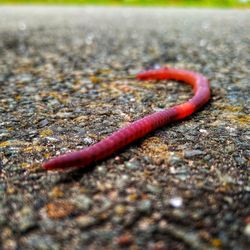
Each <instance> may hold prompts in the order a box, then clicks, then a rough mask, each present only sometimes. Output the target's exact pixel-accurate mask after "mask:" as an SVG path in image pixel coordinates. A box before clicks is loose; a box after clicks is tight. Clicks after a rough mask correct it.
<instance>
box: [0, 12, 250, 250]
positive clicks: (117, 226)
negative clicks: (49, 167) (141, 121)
mask: <svg viewBox="0 0 250 250" xmlns="http://www.w3.org/2000/svg"><path fill="white" fill-rule="evenodd" d="M249 31H250V11H249V10H242V11H241V10H195V9H186V10H184V9H178V10H177V9H160V8H158V9H157V8H155V9H150V8H145V9H143V8H142V9H140V8H136V9H129V8H124V9H121V8H90V7H89V8H58V7H57V8H46V7H1V8H0V244H1V245H0V248H1V249H4V250H5V249H43V250H45V249H55V250H56V249H79V250H80V249H132V250H137V249H149V250H164V249H177V250H179V249H235V250H236V249H237V250H241V249H242V250H245V249H249V248H248V247H249V244H250V239H249V238H250V208H249V204H250V174H249V172H250V171H249V167H250V166H249V157H250V149H249V140H250V131H249V123H250V115H249V107H250V105H249V104H250V103H249V96H250V93H249V91H250V87H249V85H250V58H249V55H250V32H249ZM166 65H170V66H173V67H179V68H186V69H190V70H195V71H199V72H201V73H203V74H204V75H206V76H207V77H208V78H209V80H210V82H211V88H212V93H213V97H212V100H211V102H210V103H209V104H208V105H207V106H206V107H205V108H204V109H202V110H201V111H200V112H198V113H196V114H194V115H193V116H191V117H190V118H189V119H186V120H184V121H182V122H178V123H175V124H172V125H170V126H166V127H165V128H162V129H160V130H158V131H156V132H155V133H152V134H150V135H149V136H147V137H146V138H145V139H142V140H140V141H138V142H137V143H135V144H133V145H131V146H130V147H128V148H126V149H125V150H123V151H122V152H120V153H119V154H117V155H115V156H113V157H111V158H109V159H108V160H106V161H103V162H100V163H98V164H96V165H95V166H93V167H92V168H89V169H87V170H69V171H66V172H45V171H41V169H40V163H41V162H42V161H44V160H45V159H48V158H50V157H52V156H55V155H58V154H60V153H64V152H68V151H71V150H75V149H80V148H84V147H87V146H88V145H91V144H93V143H95V142H97V141H99V140H101V139H102V138H104V137H105V136H107V135H109V134H110V133H112V132H113V131H115V130H117V129H118V128H120V127H122V126H124V125H126V124H128V123H129V122H131V121H134V120H135V119H137V118H139V117H143V116H144V115H146V114H149V113H151V112H154V111H157V110H160V109H162V108H164V107H169V106H172V105H175V104H176V103H181V102H185V101H186V100H187V99H188V98H189V97H190V96H191V95H192V93H191V91H190V89H189V87H188V86H185V85H182V84H180V83H176V82H172V81H171V82H170V81H169V82H164V81H163V82H158V83H155V82H144V83H141V82H140V83H139V82H137V81H135V80H131V79H126V77H127V76H128V75H133V74H135V73H137V72H139V71H141V70H143V69H148V68H157V67H159V66H166ZM117 78H119V79H117Z"/></svg>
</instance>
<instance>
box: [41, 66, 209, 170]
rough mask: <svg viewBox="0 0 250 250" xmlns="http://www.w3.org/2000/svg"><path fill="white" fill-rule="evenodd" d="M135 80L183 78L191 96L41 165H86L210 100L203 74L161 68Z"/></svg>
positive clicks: (56, 167) (61, 166)
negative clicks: (89, 144)
mask: <svg viewBox="0 0 250 250" xmlns="http://www.w3.org/2000/svg"><path fill="white" fill-rule="evenodd" d="M136 79H137V80H166V79H171V80H176V81H183V82H185V83H187V84H190V85H191V86H192V87H193V90H194V96H193V97H192V98H191V99H190V100H188V101H187V102H185V103H183V104H180V105H177V106H174V107H171V108H168V109H165V110H163V111H159V112H156V113H153V114H151V115H148V116H145V117H144V118H142V119H139V120H137V121H135V122H133V123H131V124H130V125H128V126H127V127H124V128H122V129H119V130H118V131H117V132H114V133H113V134H111V135H110V136H109V137H107V138H106V139H103V140H102V141H100V142H98V143H96V144H94V145H92V146H90V147H88V148H86V149H83V150H80V151H75V152H72V153H67V154H64V155H61V156H58V157H55V158H53V159H51V160H49V161H47V162H45V163H44V164H43V165H42V167H43V168H44V169H47V170H52V169H66V168H70V167H86V166H89V165H90V164H92V163H94V162H96V161H99V160H103V159H105V158H107V157H108V156H110V155H112V154H113V153H114V152H116V151H118V150H120V149H122V148H124V147H125V146H127V145H128V144H130V143H132V142H133V141H135V140H138V139H139V138H142V137H143V136H145V135H146V134H148V133H150V132H152V131H153V130H155V129H157V128H160V127H162V126H164V125H166V124H168V123H170V122H173V121H177V120H180V119H183V118H185V117H187V116H189V115H191V114H192V113H194V112H195V111H196V110H198V109H199V108H200V107H202V106H203V105H204V104H205V103H206V102H207V101H208V100H209V99H210V88H209V83H208V80H207V79H206V78H205V77H204V76H203V75H201V74H198V73H195V72H192V71H188V70H181V69H174V68H162V69H157V70H149V71H145V72H142V73H139V74H137V75H136Z"/></svg>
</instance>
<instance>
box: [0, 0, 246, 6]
mask: <svg viewBox="0 0 250 250" xmlns="http://www.w3.org/2000/svg"><path fill="white" fill-rule="evenodd" d="M0 4H43V5H46V4H51V5H52V4H54V5H56V4H68V5H70V4H72V5H118V6H184V7H192V6H194V7H224V8H250V0H202V1H201V0H155V1H154V0H0Z"/></svg>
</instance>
